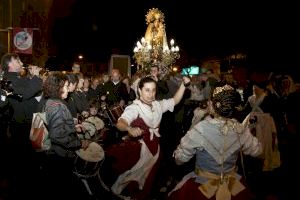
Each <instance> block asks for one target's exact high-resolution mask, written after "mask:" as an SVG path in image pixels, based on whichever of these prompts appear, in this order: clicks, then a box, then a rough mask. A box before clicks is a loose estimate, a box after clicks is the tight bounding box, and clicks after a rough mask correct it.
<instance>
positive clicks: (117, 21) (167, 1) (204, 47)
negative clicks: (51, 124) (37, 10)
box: [52, 0, 300, 67]
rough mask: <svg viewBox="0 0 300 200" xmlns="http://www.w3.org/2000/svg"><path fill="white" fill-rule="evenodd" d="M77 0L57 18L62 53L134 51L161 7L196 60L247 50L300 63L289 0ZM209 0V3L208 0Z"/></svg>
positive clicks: (266, 61) (98, 55)
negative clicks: (264, 0)
mask: <svg viewBox="0 0 300 200" xmlns="http://www.w3.org/2000/svg"><path fill="white" fill-rule="evenodd" d="M100 2H103V1H95V0H77V1H75V0H74V4H72V6H71V7H70V8H69V9H70V10H69V11H68V12H66V13H68V14H67V15H66V16H65V17H63V18H57V19H56V21H55V22H54V29H53V34H52V35H53V41H54V42H55V43H56V45H57V47H58V49H59V52H58V54H60V55H63V56H65V57H68V58H72V57H75V55H78V54H79V53H82V54H83V55H84V56H85V58H86V59H88V60H90V61H101V62H105V61H107V60H108V59H109V57H110V55H111V54H112V53H118V54H126V55H130V56H132V50H133V48H134V46H135V44H136V41H137V40H139V39H140V38H141V37H143V36H144V33H145V31H146V27H147V25H146V22H145V14H146V13H147V11H148V9H150V8H152V7H157V8H159V9H160V10H162V11H163V12H164V14H165V23H166V31H167V38H168V40H169V39H171V38H174V39H175V41H176V42H177V44H178V45H179V46H180V48H181V52H183V54H182V55H185V57H187V58H188V59H190V60H193V59H194V58H196V59H202V58H205V57H207V56H213V55H217V56H224V55H229V54H231V53H234V52H244V53H246V54H248V55H249V56H250V58H252V59H253V60H255V61H256V62H257V63H261V64H263V65H270V66H274V65H277V66H279V67H280V66H282V65H283V64H284V65H289V66H299V64H297V63H296V62H298V58H297V57H299V53H300V51H299V44H300V42H299V41H300V39H299V36H300V34H299V33H300V31H299V30H298V29H299V27H298V26H299V24H300V23H299V22H300V16H299V15H300V12H299V11H298V10H297V8H298V7H297V6H296V5H292V4H288V3H280V4H279V3H277V4H276V3H273V2H272V3H269V4H258V3H253V2H252V1H239V2H238V3H236V4H228V3H225V2H224V3H220V2H218V3H216V2H214V1H196V0H193V1H188V0H178V1H175V0H161V1H155V0H152V1H138V2H139V3H135V2H136V1H135V2H133V1H124V0H123V1H119V0H115V1H108V2H106V3H105V4H106V5H101V4H102V3H101V4H100ZM208 2H209V3H208Z"/></svg>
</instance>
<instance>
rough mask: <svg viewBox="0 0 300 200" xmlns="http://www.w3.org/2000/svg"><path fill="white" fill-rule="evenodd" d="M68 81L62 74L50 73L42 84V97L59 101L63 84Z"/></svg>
mask: <svg viewBox="0 0 300 200" xmlns="http://www.w3.org/2000/svg"><path fill="white" fill-rule="evenodd" d="M66 81H68V80H67V77H66V75H65V74H63V73H62V72H52V73H50V74H49V76H48V77H47V79H46V80H45V82H44V84H43V95H44V97H45V98H46V99H48V98H55V99H61V95H62V93H63V87H64V84H65V82H66Z"/></svg>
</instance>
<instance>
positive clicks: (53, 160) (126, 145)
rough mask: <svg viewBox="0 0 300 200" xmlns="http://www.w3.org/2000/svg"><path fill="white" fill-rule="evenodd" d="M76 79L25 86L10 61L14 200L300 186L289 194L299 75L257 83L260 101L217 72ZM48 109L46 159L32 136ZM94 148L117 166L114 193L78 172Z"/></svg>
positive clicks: (36, 77)
mask: <svg viewBox="0 0 300 200" xmlns="http://www.w3.org/2000/svg"><path fill="white" fill-rule="evenodd" d="M72 69H73V70H74V71H70V72H67V73H63V72H59V71H50V72H49V71H43V70H42V69H41V68H40V67H37V66H34V65H29V67H28V68H27V69H25V70H27V73H26V74H25V75H24V73H21V72H22V71H23V70H24V67H23V63H22V61H21V60H20V57H19V56H18V55H17V54H14V53H8V54H6V55H4V56H3V57H2V60H1V71H2V72H3V77H2V80H1V101H0V106H1V107H0V109H1V113H0V117H1V145H0V146H1V158H2V159H3V162H2V164H1V176H0V178H1V180H7V181H8V183H7V184H8V185H9V188H11V192H8V193H9V196H8V197H7V198H8V199H18V198H20V197H22V198H24V197H30V198H35V197H33V195H32V189H31V188H32V187H37V188H39V190H40V191H43V194H45V193H46V194H47V195H46V197H45V198H48V199H53V198H72V199H78V198H79V197H80V198H83V197H86V198H104V199H107V198H116V199H128V198H131V199H187V198H189V199H195V198H197V199H210V198H212V197H214V196H215V198H216V199H231V198H232V199H267V198H269V197H270V196H273V197H274V198H275V197H276V198H277V199H285V198H286V197H288V196H289V195H291V196H292V194H293V191H294V188H295V187H296V186H295V187H293V186H289V187H287V186H286V185H284V184H282V183H284V182H285V181H287V180H288V179H287V178H286V177H288V176H291V175H293V174H294V173H295V174H296V172H297V171H296V167H295V165H294V162H293V159H292V155H293V152H296V151H297V139H298V138H299V136H298V135H297V133H298V130H299V126H298V124H297V123H298V121H297V117H296V116H297V113H298V107H297V101H298V99H299V91H296V90H295V88H293V86H294V85H293V81H292V78H291V77H290V76H288V75H281V76H277V77H273V78H271V79H269V80H266V81H262V82H252V83H251V82H249V86H248V87H249V88H250V91H251V90H252V92H249V93H246V91H247V89H249V88H243V91H244V93H243V94H241V93H239V92H240V89H241V86H239V85H238V84H237V83H235V82H233V81H228V80H224V79H222V77H218V78H216V75H215V74H213V76H211V75H210V73H209V74H208V73H207V74H202V75H201V76H205V77H206V78H203V77H202V78H199V77H187V76H181V75H180V74H176V75H174V76H170V77H164V78H162V77H161V76H160V71H159V68H158V67H157V66H152V67H151V70H150V72H149V74H146V73H139V72H138V73H137V74H135V75H134V76H132V78H131V77H128V76H126V75H122V74H120V72H119V70H117V69H113V70H112V71H111V74H103V75H102V76H100V75H99V76H96V75H95V76H93V77H88V76H85V75H84V74H83V73H81V72H80V67H79V66H76V65H75V66H73V68H72ZM42 71H43V73H41V72H42ZM42 110H44V111H45V112H46V119H47V122H48V130H49V134H50V139H51V148H50V150H47V151H44V152H35V151H34V149H32V147H31V143H30V140H29V131H30V126H31V120H32V116H33V113H35V112H40V111H42ZM96 119H97V120H96ZM83 122H86V123H83ZM91 124H92V125H91ZM93 142H96V143H98V144H99V145H101V147H102V148H103V149H104V152H105V160H103V163H102V165H101V167H99V171H100V174H99V177H98V178H99V179H101V180H100V182H101V183H102V184H99V182H91V183H90V184H89V185H90V187H88V186H87V185H86V183H85V182H84V181H82V179H81V178H82V177H78V176H76V174H74V161H75V160H76V159H78V151H80V150H81V151H85V150H86V149H88V148H89V146H90V145H91V143H93ZM7 152H8V153H7ZM75 164H76V163H75ZM295 176H296V175H295ZM34 181H35V182H36V184H33V185H32V182H34ZM40 181H43V182H42V183H43V184H40ZM29 183H30V184H29ZM91 188H92V189H93V190H94V191H93V192H90V191H89V190H90V189H91ZM95 190H99V191H100V190H103V191H105V192H97V191H95ZM12 191H13V192H12ZM102 195H104V196H102ZM105 195H110V196H109V197H108V196H105ZM37 197H38V196H37Z"/></svg>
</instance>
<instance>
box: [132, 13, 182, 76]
mask: <svg viewBox="0 0 300 200" xmlns="http://www.w3.org/2000/svg"><path fill="white" fill-rule="evenodd" d="M146 23H147V25H148V26H147V29H146V32H145V36H144V37H143V38H142V39H141V41H138V42H137V46H136V47H135V48H134V56H133V57H134V59H135V61H136V63H137V64H138V66H139V69H142V70H143V71H148V70H149V69H150V67H151V66H154V65H155V66H158V67H159V70H160V73H161V74H162V75H164V74H167V73H168V72H169V71H170V70H171V65H172V64H174V62H175V60H176V59H178V58H179V47H178V46H176V47H175V46H174V40H171V41H170V47H169V46H168V42H167V36H166V29H165V16H164V13H163V12H161V11H160V10H159V9H158V8H151V9H149V11H148V13H147V14H146Z"/></svg>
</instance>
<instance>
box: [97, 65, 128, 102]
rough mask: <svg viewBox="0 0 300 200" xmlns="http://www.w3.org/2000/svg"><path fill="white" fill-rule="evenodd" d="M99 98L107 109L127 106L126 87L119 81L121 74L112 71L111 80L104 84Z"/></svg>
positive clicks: (115, 70)
mask: <svg viewBox="0 0 300 200" xmlns="http://www.w3.org/2000/svg"><path fill="white" fill-rule="evenodd" d="M100 96H101V100H102V101H105V102H106V104H107V105H108V107H112V106H121V107H124V106H125V105H127V103H128V99H129V94H128V92H127V88H126V85H125V84H124V83H123V82H122V81H121V74H120V71H119V70H118V69H112V71H111V78H110V80H109V81H107V82H105V83H104V85H103V87H102V90H101V92H100Z"/></svg>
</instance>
